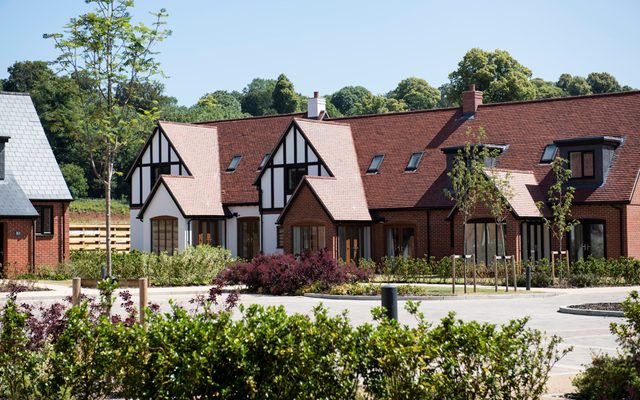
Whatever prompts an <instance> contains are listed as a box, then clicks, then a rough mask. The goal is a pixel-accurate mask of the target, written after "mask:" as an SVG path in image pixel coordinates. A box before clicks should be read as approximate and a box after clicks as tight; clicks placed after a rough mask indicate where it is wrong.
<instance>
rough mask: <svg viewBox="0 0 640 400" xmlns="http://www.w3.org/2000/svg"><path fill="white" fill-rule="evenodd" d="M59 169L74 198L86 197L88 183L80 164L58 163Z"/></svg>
mask: <svg viewBox="0 0 640 400" xmlns="http://www.w3.org/2000/svg"><path fill="white" fill-rule="evenodd" d="M60 171H61V172H62V176H64V180H65V182H67V186H68V187H69V191H71V195H72V196H73V198H74V199H79V198H82V197H87V194H88V193H89V184H88V183H87V177H86V176H85V175H84V169H82V167H81V166H79V165H77V164H60Z"/></svg>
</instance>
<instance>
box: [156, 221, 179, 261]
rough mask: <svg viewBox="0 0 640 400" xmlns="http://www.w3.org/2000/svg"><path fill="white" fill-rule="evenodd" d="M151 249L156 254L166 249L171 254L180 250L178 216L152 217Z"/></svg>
mask: <svg viewBox="0 0 640 400" xmlns="http://www.w3.org/2000/svg"><path fill="white" fill-rule="evenodd" d="M151 251H152V252H153V253H154V254H160V253H162V252H163V251H166V252H167V254H169V255H173V254H175V253H176V252H177V251H178V218H174V217H166V216H164V217H156V218H151Z"/></svg>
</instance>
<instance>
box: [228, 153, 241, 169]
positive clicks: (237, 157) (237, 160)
mask: <svg viewBox="0 0 640 400" xmlns="http://www.w3.org/2000/svg"><path fill="white" fill-rule="evenodd" d="M240 160H242V156H240V155H235V156H233V158H232V159H231V162H230V163H229V166H228V167H227V172H233V171H235V170H236V169H237V168H238V164H240Z"/></svg>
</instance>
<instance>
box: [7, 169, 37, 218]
mask: <svg viewBox="0 0 640 400" xmlns="http://www.w3.org/2000/svg"><path fill="white" fill-rule="evenodd" d="M37 216H38V212H37V211H36V209H35V208H33V205H31V202H30V201H29V199H28V198H27V195H26V194H24V192H23V191H22V189H20V185H18V183H17V182H16V181H15V179H14V178H13V176H11V175H7V176H5V179H3V180H0V218H2V217H37Z"/></svg>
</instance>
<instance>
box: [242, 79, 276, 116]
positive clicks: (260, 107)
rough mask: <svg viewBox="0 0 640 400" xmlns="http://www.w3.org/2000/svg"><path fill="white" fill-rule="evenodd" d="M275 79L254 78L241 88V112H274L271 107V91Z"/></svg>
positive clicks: (273, 87)
mask: <svg viewBox="0 0 640 400" xmlns="http://www.w3.org/2000/svg"><path fill="white" fill-rule="evenodd" d="M275 88H276V81H275V80H273V79H261V78H255V79H254V80H252V81H251V83H249V84H248V85H247V87H245V88H244V89H243V90H242V101H241V104H242V112H245V113H249V114H251V115H253V116H259V115H269V114H275V113H276V111H275V110H274V109H273V106H272V103H273V98H272V96H273V91H274V89H275Z"/></svg>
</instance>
